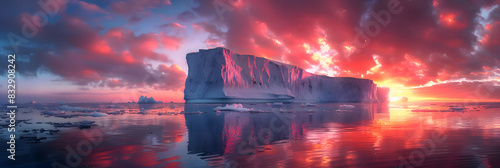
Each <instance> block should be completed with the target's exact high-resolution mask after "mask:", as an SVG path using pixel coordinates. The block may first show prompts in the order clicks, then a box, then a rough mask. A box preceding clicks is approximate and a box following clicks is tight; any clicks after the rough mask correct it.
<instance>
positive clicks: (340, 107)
mask: <svg viewBox="0 0 500 168" xmlns="http://www.w3.org/2000/svg"><path fill="white" fill-rule="evenodd" d="M355 107H356V106H353V105H350V104H342V105H340V106H339V109H340V110H352V109H354V108H355Z"/></svg>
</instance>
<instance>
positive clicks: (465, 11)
mask: <svg viewBox="0 0 500 168" xmlns="http://www.w3.org/2000/svg"><path fill="white" fill-rule="evenodd" d="M196 2H197V3H198V4H199V5H198V6H196V7H195V8H193V11H194V12H195V13H196V14H198V15H199V16H203V17H208V18H212V19H213V21H212V23H208V22H201V23H196V24H195V25H194V26H195V28H199V29H201V30H204V31H206V32H209V33H210V34H211V36H209V38H208V39H207V40H209V41H215V40H217V41H221V42H222V43H223V44H224V45H225V47H228V48H230V49H232V50H233V51H235V52H239V53H247V54H255V55H259V56H265V57H269V58H271V59H275V60H280V61H285V62H289V63H291V64H294V65H298V66H300V67H302V68H305V69H314V68H315V67H320V68H317V69H318V72H320V71H319V70H321V71H323V72H328V71H334V72H335V73H332V74H336V75H337V76H353V77H361V76H363V77H365V78H371V79H375V80H376V81H385V80H388V79H391V80H392V81H393V82H397V83H399V84H403V85H405V86H419V85H423V84H426V83H428V82H431V81H433V82H437V81H445V80H453V79H459V78H468V79H478V78H489V76H478V75H475V76H474V75H471V73H476V74H480V73H478V72H483V71H485V70H484V69H483V68H482V67H483V66H484V65H487V66H489V67H494V68H500V62H499V58H498V57H491V56H489V55H495V54H496V55H499V54H500V50H498V49H496V48H498V47H496V46H498V39H500V36H498V35H496V34H498V33H496V32H500V31H493V29H495V28H497V27H495V26H496V25H495V23H498V22H499V21H500V18H496V19H493V20H494V21H493V23H492V24H491V25H490V26H489V29H490V30H491V31H488V33H487V36H485V37H486V39H485V40H484V41H483V42H482V43H481V44H482V46H479V48H480V50H479V51H476V49H477V48H478V46H477V44H478V41H479V40H480V39H478V37H477V36H476V33H475V32H476V30H477V27H478V26H479V25H480V24H479V23H478V17H480V16H479V15H480V11H481V9H484V8H490V7H492V6H493V5H495V4H496V3H494V2H493V1H463V2H456V1H450V0H442V1H437V2H436V3H435V2H434V1H431V0H428V1H398V2H400V4H398V6H399V7H400V8H401V11H400V12H398V13H397V14H395V13H393V14H391V15H390V18H387V16H386V15H383V12H384V11H385V12H387V11H388V10H389V9H388V8H389V7H388V4H389V2H390V1H389V0H376V1H371V0H366V1H328V0H319V1H314V3H312V2H309V1H284V0H283V1H280V0H277V1H266V0H242V1H240V2H239V4H242V5H238V6H234V5H232V4H230V3H228V4H227V5H229V6H230V7H231V8H228V9H226V10H224V11H217V10H216V8H214V6H213V1H201V0H197V1H196ZM222 2H225V1H222ZM495 13H497V11H494V12H492V14H490V15H491V16H496V14H495ZM219 14H222V15H219ZM384 19H385V20H384ZM380 20H382V21H380ZM373 23H376V24H379V30H378V32H379V33H378V34H377V33H376V35H374V36H373V37H371V36H369V39H367V40H369V42H368V43H367V45H366V46H356V43H355V37H357V35H358V34H359V32H357V31H356V29H360V30H361V33H365V34H366V33H367V32H366V31H367V30H368V31H376V29H375V28H376V27H373ZM382 23H383V24H382ZM216 25H223V26H216ZM370 25H372V27H370V28H371V29H366V27H367V26H370ZM225 29H227V31H223V30H225ZM305 46H307V47H305ZM482 47H483V48H482ZM485 52H488V53H491V54H483V53H485ZM375 57H378V60H375V59H374V58H375Z"/></svg>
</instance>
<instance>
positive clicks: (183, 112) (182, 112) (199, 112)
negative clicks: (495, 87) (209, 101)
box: [179, 111, 205, 114]
mask: <svg viewBox="0 0 500 168" xmlns="http://www.w3.org/2000/svg"><path fill="white" fill-rule="evenodd" d="M203 113H205V112H201V111H197V112H185V111H181V112H180V113H179V114H203Z"/></svg>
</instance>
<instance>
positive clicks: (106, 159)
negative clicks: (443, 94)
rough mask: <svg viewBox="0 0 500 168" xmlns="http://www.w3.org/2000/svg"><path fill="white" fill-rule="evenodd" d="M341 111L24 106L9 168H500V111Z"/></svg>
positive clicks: (0, 132) (388, 107)
mask: <svg viewBox="0 0 500 168" xmlns="http://www.w3.org/2000/svg"><path fill="white" fill-rule="evenodd" d="M339 105H343V104H340V103H331V104H319V105H317V106H304V105H301V104H285V105H284V106H278V107H276V106H271V105H269V104H253V105H252V104H243V106H244V107H245V108H253V109H254V110H259V111H260V112H254V113H247V112H215V111H213V108H215V107H217V106H221V105H220V104H156V105H137V104H68V106H71V107H80V108H85V109H89V110H91V111H99V112H101V113H109V114H108V115H107V116H104V117H93V116H85V115H89V113H91V112H73V111H72V110H71V109H70V110H68V109H66V110H64V113H63V110H60V109H59V108H58V106H61V105H60V104H45V105H44V104H32V105H24V106H23V107H21V108H20V109H19V110H20V112H18V115H17V119H18V121H20V122H19V123H17V128H16V129H17V133H16V137H18V138H17V139H16V161H10V160H8V159H7V154H8V152H6V151H5V149H7V146H6V145H5V144H6V143H5V142H6V141H7V137H8V134H9V133H8V132H7V129H6V128H5V127H3V128H1V129H0V137H1V140H2V143H0V144H2V145H0V146H1V148H2V150H1V151H2V153H1V154H0V156H1V157H2V158H1V159H0V167H52V166H55V167H64V166H68V167H71V166H76V167H398V166H401V167H500V108H499V105H500V104H494V103H481V104H476V105H467V106H464V105H463V104H456V103H421V104H359V103H358V104H356V103H354V104H350V105H353V106H354V108H353V109H349V108H341V109H339ZM464 107H465V108H467V109H466V110H463V108H464ZM3 109H5V108H3ZM78 111H82V109H79V110H78ZM5 113H6V112H5V111H2V115H0V117H2V118H1V119H0V121H1V123H2V124H1V125H5V123H6V122H7V121H8V118H6V117H7V116H6V115H5ZM97 114H98V113H95V115H96V116H98V115H97ZM82 121H83V122H82ZM94 121H95V122H94ZM42 128H43V130H42Z"/></svg>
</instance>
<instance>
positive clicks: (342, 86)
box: [184, 48, 389, 103]
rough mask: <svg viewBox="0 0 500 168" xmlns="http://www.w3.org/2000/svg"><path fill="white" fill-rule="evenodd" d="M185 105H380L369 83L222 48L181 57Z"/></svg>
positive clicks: (379, 96) (383, 95)
mask: <svg viewBox="0 0 500 168" xmlns="http://www.w3.org/2000/svg"><path fill="white" fill-rule="evenodd" d="M186 59H187V63H188V66H189V71H188V77H187V79H186V87H185V90H184V99H185V100H186V102H187V103H216V102H217V103H221V102H277V101H280V102H281V101H283V102H386V101H387V100H388V99H387V97H388V92H389V90H388V88H385V89H381V90H383V91H382V92H380V93H378V94H377V90H378V89H377V84H375V83H373V81H372V80H369V79H358V78H350V77H328V76H322V75H314V74H311V73H309V72H306V71H305V70H303V69H301V68H299V67H297V66H293V65H288V64H284V63H280V62H276V61H272V60H268V59H265V58H261V57H255V56H253V55H239V54H237V53H233V52H231V51H230V50H228V49H225V48H214V49H209V50H200V51H199V52H197V53H189V54H187V57H186Z"/></svg>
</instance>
